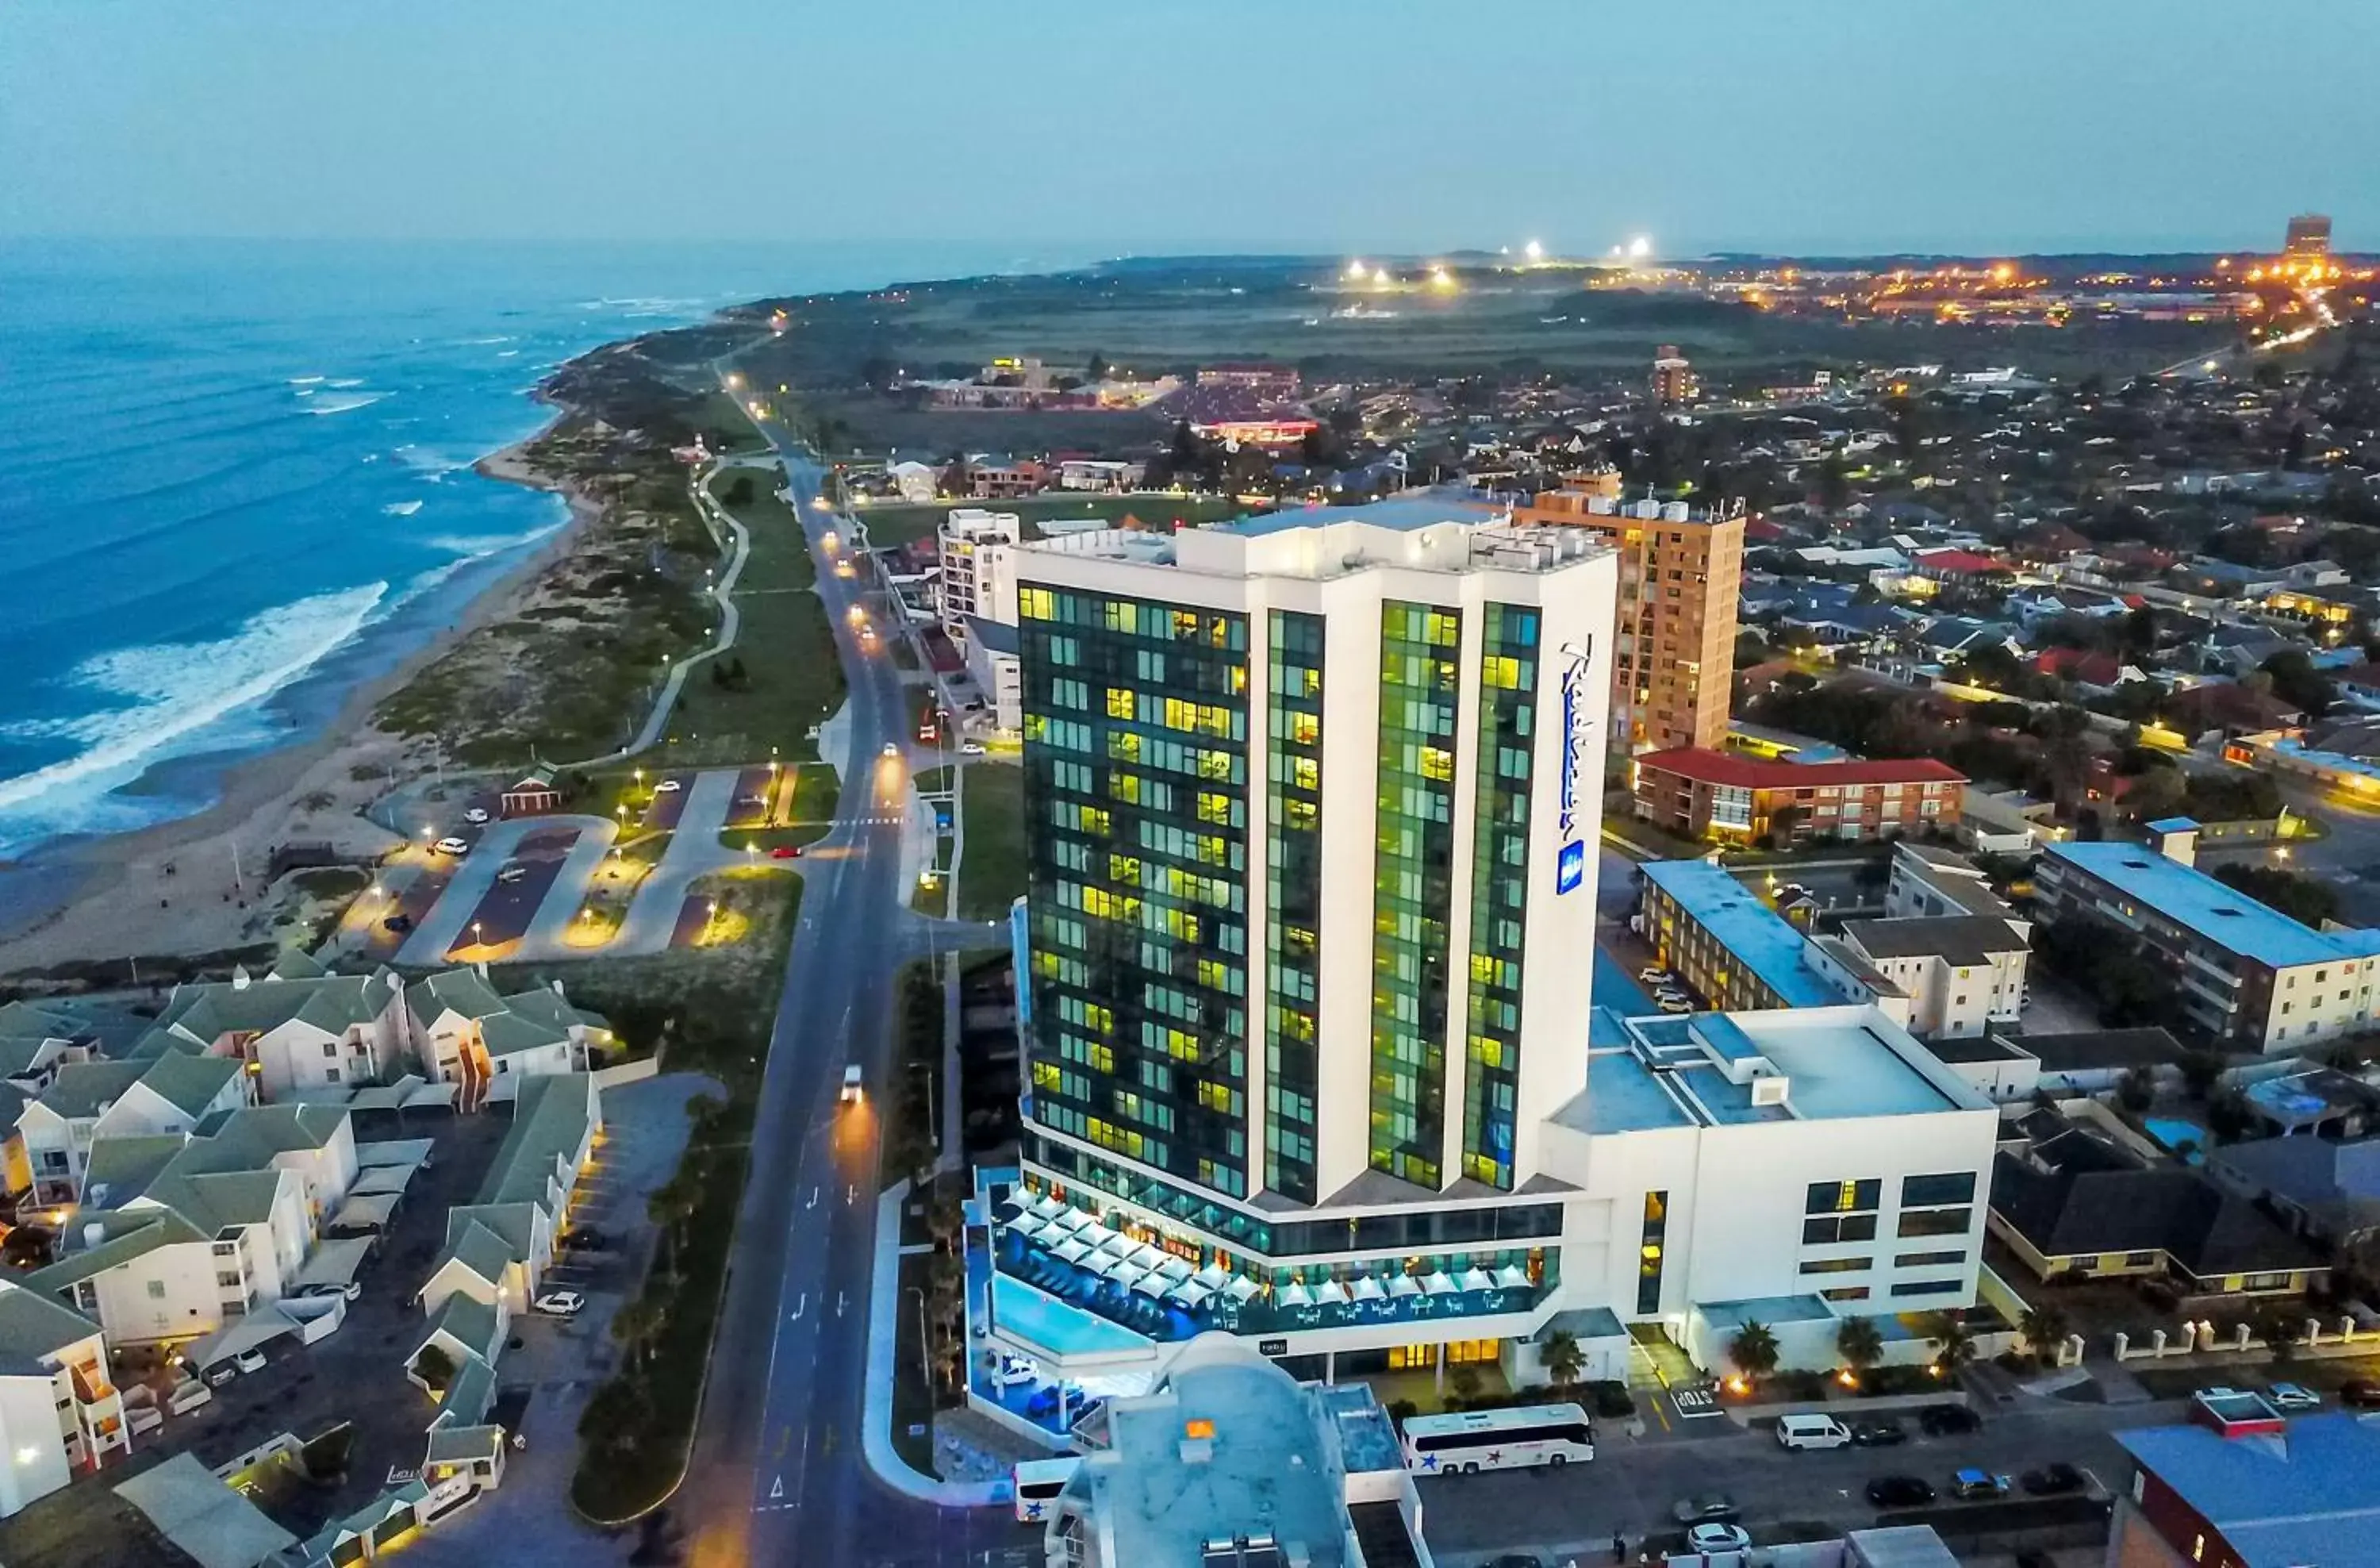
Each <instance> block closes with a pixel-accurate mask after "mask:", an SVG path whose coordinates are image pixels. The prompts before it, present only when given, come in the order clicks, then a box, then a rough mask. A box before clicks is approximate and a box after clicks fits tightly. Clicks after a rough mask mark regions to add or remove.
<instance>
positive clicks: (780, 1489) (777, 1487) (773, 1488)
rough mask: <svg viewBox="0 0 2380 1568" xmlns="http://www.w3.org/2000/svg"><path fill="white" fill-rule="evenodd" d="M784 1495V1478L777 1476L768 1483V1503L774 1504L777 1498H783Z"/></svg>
mask: <svg viewBox="0 0 2380 1568" xmlns="http://www.w3.org/2000/svg"><path fill="white" fill-rule="evenodd" d="M784 1495H785V1477H783V1476H782V1475H781V1476H779V1477H777V1478H776V1479H775V1480H773V1481H771V1482H770V1483H769V1501H771V1502H774V1501H777V1500H778V1499H779V1498H781V1497H783V1496H784Z"/></svg>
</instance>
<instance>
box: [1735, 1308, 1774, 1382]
mask: <svg viewBox="0 0 2380 1568" xmlns="http://www.w3.org/2000/svg"><path fill="white" fill-rule="evenodd" d="M1778 1354H1779V1353H1778V1349H1777V1336H1776V1335H1775V1334H1773V1333H1771V1332H1770V1331H1769V1329H1768V1325H1767V1324H1766V1323H1764V1322H1762V1321H1760V1320H1759V1319H1756V1318H1746V1319H1744V1320H1743V1327H1742V1328H1740V1329H1738V1330H1736V1331H1735V1338H1734V1339H1732V1340H1730V1342H1729V1343H1728V1347H1727V1358H1728V1359H1729V1360H1730V1361H1732V1362H1734V1363H1735V1367H1736V1370H1737V1371H1739V1372H1742V1373H1743V1375H1744V1376H1745V1377H1746V1378H1748V1379H1750V1380H1752V1381H1754V1382H1755V1383H1756V1382H1758V1381H1759V1380H1761V1379H1763V1378H1765V1377H1767V1376H1768V1374H1769V1373H1771V1372H1774V1371H1775V1370H1777V1357H1778Z"/></svg>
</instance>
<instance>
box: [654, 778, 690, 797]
mask: <svg viewBox="0 0 2380 1568" xmlns="http://www.w3.org/2000/svg"><path fill="white" fill-rule="evenodd" d="M685 787H686V784H685V782H684V781H683V780H680V779H663V780H662V782H661V783H659V784H655V785H653V793H654V794H655V795H675V794H676V793H677V792H678V791H679V790H682V789H684V788H685Z"/></svg>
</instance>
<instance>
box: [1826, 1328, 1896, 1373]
mask: <svg viewBox="0 0 2380 1568" xmlns="http://www.w3.org/2000/svg"><path fill="white" fill-rule="evenodd" d="M1835 1354H1836V1355H1840V1356H1841V1357H1842V1358H1843V1365H1844V1366H1846V1367H1850V1368H1851V1369H1852V1371H1853V1372H1855V1373H1856V1372H1864V1371H1866V1370H1867V1369H1868V1368H1869V1367H1873V1366H1875V1365H1876V1363H1877V1362H1879V1361H1881V1360H1883V1359H1884V1332H1883V1331H1882V1330H1880V1329H1878V1328H1877V1327H1876V1319H1873V1318H1846V1319H1843V1320H1842V1322H1841V1323H1840V1325H1838V1326H1837V1328H1836V1330H1835Z"/></svg>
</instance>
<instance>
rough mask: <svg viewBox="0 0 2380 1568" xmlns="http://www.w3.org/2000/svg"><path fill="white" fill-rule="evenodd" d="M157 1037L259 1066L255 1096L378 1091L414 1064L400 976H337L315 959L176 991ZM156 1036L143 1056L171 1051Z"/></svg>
mask: <svg viewBox="0 0 2380 1568" xmlns="http://www.w3.org/2000/svg"><path fill="white" fill-rule="evenodd" d="M157 1034H158V1035H162V1036H164V1037H165V1039H166V1040H167V1041H171V1042H180V1043H182V1044H186V1045H187V1046H188V1047H192V1048H195V1049H197V1050H199V1051H204V1052H206V1053H207V1054H209V1055H212V1056H228V1057H232V1058H234V1059H236V1060H237V1061H240V1062H243V1063H249V1064H253V1071H254V1075H255V1077H256V1080H257V1097H258V1098H259V1099H261V1100H267V1101H273V1100H288V1099H291V1098H294V1097H296V1096H297V1095H300V1094H304V1093H308V1092H317V1093H319V1092H321V1091H323V1090H326V1089H338V1088H347V1087H352V1086H354V1085H357V1084H369V1083H380V1082H383V1081H385V1080H386V1079H387V1078H389V1077H392V1076H395V1075H396V1074H397V1073H400V1072H402V1071H403V1070H404V1069H405V1068H406V1067H407V1065H409V1064H411V1062H412V1061H413V1059H414V1051H413V1047H412V1041H411V1039H410V1037H409V1035H408V1033H407V1028H406V1016H405V981H404V980H403V978H400V977H399V976H398V975H397V973H396V972H395V970H393V969H377V970H374V971H373V972H372V973H371V974H370V975H329V974H324V973H322V970H321V968H320V966H317V965H315V964H313V963H312V961H311V960H307V959H302V958H297V957H295V956H294V955H293V956H292V957H290V958H285V959H284V960H283V961H282V962H281V963H280V964H277V965H275V966H273V970H272V972H270V973H268V974H266V975H264V976H261V977H252V976H250V975H249V974H248V973H247V972H246V971H245V970H241V971H236V972H235V973H234V975H233V977H232V978H231V979H229V980H227V981H222V982H217V983H212V984H207V985H185V986H176V987H175V988H174V992H173V995H172V996H170V997H169V998H167V1000H166V1003H165V1010H164V1012H163V1013H162V1014H160V1015H158V1019H157ZM166 1048H167V1047H166V1046H165V1045H163V1044H159V1043H158V1042H157V1041H156V1040H155V1039H154V1037H152V1039H151V1040H144V1041H143V1042H142V1049H143V1050H149V1049H158V1050H162V1049H166Z"/></svg>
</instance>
